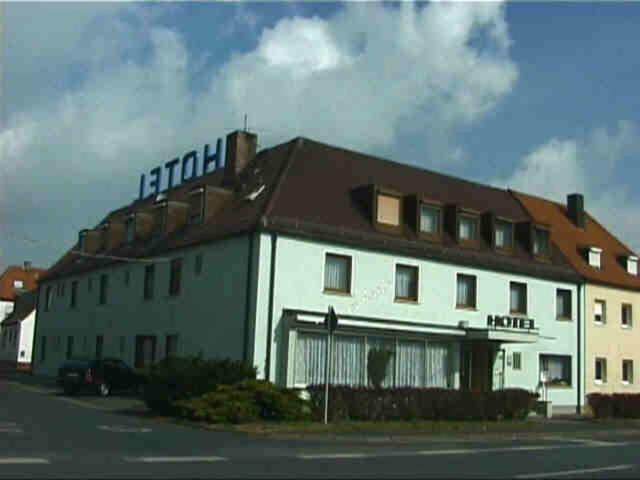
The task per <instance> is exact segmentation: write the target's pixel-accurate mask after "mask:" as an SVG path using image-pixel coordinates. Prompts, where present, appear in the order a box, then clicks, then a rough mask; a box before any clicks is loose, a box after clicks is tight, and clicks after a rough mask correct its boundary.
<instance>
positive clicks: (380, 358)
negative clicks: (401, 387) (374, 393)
mask: <svg viewBox="0 0 640 480" xmlns="http://www.w3.org/2000/svg"><path fill="white" fill-rule="evenodd" d="M392 356H393V352H390V351H389V350H381V349H378V348H373V349H371V350H369V353H368V354H367V374H368V376H369V381H370V382H371V384H372V385H373V386H374V387H375V388H378V389H379V388H381V387H382V382H384V377H385V375H386V374H387V365H389V360H391V357H392Z"/></svg>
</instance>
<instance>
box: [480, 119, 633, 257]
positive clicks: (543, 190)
mask: <svg viewBox="0 0 640 480" xmlns="http://www.w3.org/2000/svg"><path fill="white" fill-rule="evenodd" d="M638 154H640V131H639V129H638V126H637V125H635V124H634V123H632V122H629V121H621V122H619V123H618V124H617V125H616V126H615V127H613V128H610V129H606V128H602V127H601V128H597V129H595V130H593V131H592V132H590V133H589V134H588V135H586V136H584V137H582V138H571V139H559V138H553V139H551V140H549V141H548V142H546V143H545V144H543V145H540V146H538V147H536V148H535V149H534V150H533V151H532V152H531V153H529V154H528V155H526V156H525V157H524V158H523V159H522V160H521V162H520V164H519V165H518V167H517V168H516V170H515V171H514V172H513V173H512V174H511V175H509V176H508V177H507V178H501V179H498V180H496V181H493V182H491V183H493V184H496V185H499V186H504V187H509V188H513V189H515V190H519V191H522V192H526V193H531V194H533V195H537V196H542V197H546V198H549V199H551V200H555V201H558V202H561V203H563V202H565V201H566V196H567V194H569V193H574V192H578V193H583V194H584V196H585V206H586V208H587V210H589V211H590V212H591V213H592V214H594V215H595V217H596V218H597V219H598V221H599V222H600V223H602V224H603V225H604V226H605V227H607V228H608V229H610V230H611V231H612V232H613V233H614V234H616V235H617V236H618V238H620V240H622V242H623V243H626V244H627V245H630V246H631V247H632V248H634V249H636V250H638V251H640V224H638V221H637V219H638V218H640V207H639V206H638V204H637V200H636V199H635V198H634V192H632V191H631V190H630V189H628V188H627V187H625V186H624V185H621V184H620V182H619V181H618V180H617V179H616V178H615V175H616V173H617V172H618V171H619V168H620V166H621V165H620V164H621V163H622V162H623V161H624V160H625V159H626V158H627V157H632V156H636V157H637V155H638Z"/></svg>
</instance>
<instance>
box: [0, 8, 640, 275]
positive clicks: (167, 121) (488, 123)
mask: <svg viewBox="0 0 640 480" xmlns="http://www.w3.org/2000/svg"><path fill="white" fill-rule="evenodd" d="M0 21H1V25H2V34H1V36H0V48H1V51H0V72H1V73H0V75H1V83H0V270H2V269H4V267H6V266H7V265H9V264H20V263H22V262H23V261H24V260H30V261H32V262H33V264H34V265H38V266H43V267H48V266H51V265H52V264H53V263H54V262H55V261H56V260H57V258H59V256H60V255H62V254H63V253H64V252H65V251H66V250H67V249H68V248H69V247H70V246H72V245H73V244H74V243H75V241H76V239H77V235H78V231H80V230H81V229H83V228H91V227H93V226H95V225H96V224H97V223H98V222H99V221H100V220H101V219H102V218H103V217H104V216H105V215H106V214H107V213H108V212H109V211H111V210H113V209H115V208H118V207H120V206H122V205H125V204H127V203H129V202H130V201H132V200H133V199H134V198H135V197H136V196H137V194H138V182H139V176H140V174H141V173H147V172H148V171H149V170H150V169H151V168H153V167H155V166H156V165H160V164H164V163H165V162H167V161H168V160H170V159H172V158H173V157H175V156H177V155H181V154H182V153H184V152H186V151H189V150H192V149H198V150H199V149H201V148H202V146H203V145H204V144H206V143H210V144H213V143H215V140H216V139H217V138H219V137H224V136H225V135H226V134H227V133H229V132H230V131H232V130H234V129H238V128H242V127H243V118H244V115H245V114H246V115H247V116H248V125H249V129H250V130H252V131H255V132H256V133H257V134H258V143H259V146H260V148H265V147H269V146H272V145H275V144H277V143H280V142H283V141H287V140H289V139H291V138H294V137H296V136H304V137H308V138H312V139H315V140H319V141H322V142H326V143H330V144H334V145H338V146H341V147H346V148H351V149H356V150H360V151H363V152H366V153H370V154H374V155H378V156H382V157H385V158H389V159H392V160H395V161H399V162H403V163H407V164H411V165H416V166H420V167H425V168H430V169H435V170H438V171H441V172H444V173H448V174H452V175H456V176H460V177H463V178H467V179H470V180H475V181H480V182H484V183H489V184H491V185H495V186H499V187H509V188H513V189H516V190H520V191H524V192H528V193H532V194H535V195H541V196H545V197H547V198H550V199H553V200H556V201H560V202H564V201H565V199H566V195H567V194H569V193H573V192H580V193H583V194H584V195H585V206H586V208H587V209H588V210H589V211H590V212H591V213H592V214H594V215H595V216H596V217H597V218H598V219H599V220H600V221H601V223H603V224H604V225H605V226H606V227H607V228H609V229H610V230H611V231H612V232H613V233H614V234H616V235H617V236H618V237H619V238H620V239H621V240H622V241H623V242H624V243H625V244H627V245H629V246H630V247H631V248H633V249H635V250H636V251H638V250H640V222H637V221H636V219H637V218H639V217H638V216H639V214H640V203H639V200H640V192H639V189H638V188H637V186H636V185H637V183H638V180H637V179H638V177H639V174H640V164H639V163H638V159H639V158H640V96H639V95H638V94H637V85H638V79H640V56H638V55H637V45H639V44H640V29H638V28H637V25H639V24H640V3H629V2H607V3H591V2H577V3H566V2H562V3H553V2H539V3H522V2H514V3H481V2H468V3H462V2H455V3H444V2H436V3H410V2H401V3H400V2H385V3H373V2H349V3H329V2H321V3H314V2H301V3H292V2H288V3H275V2H263V3H246V2H244V3H234V2H223V3H205V2H199V3H189V2H178V3H170V2H159V3H113V2H109V3H95V2H87V3H81V2H73V3H41V4H31V3H23V2H21V3H0Z"/></svg>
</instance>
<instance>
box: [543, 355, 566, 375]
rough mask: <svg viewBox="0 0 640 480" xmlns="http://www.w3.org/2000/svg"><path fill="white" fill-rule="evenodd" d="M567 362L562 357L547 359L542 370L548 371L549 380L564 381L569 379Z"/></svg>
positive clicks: (544, 360)
mask: <svg viewBox="0 0 640 480" xmlns="http://www.w3.org/2000/svg"><path fill="white" fill-rule="evenodd" d="M567 369H568V368H567V362H566V361H565V360H564V359H563V358H562V357H545V358H544V359H543V362H542V370H543V371H544V370H546V371H547V380H548V381H554V380H563V379H567V378H568V372H567Z"/></svg>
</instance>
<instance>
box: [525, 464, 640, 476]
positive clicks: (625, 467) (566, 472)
mask: <svg viewBox="0 0 640 480" xmlns="http://www.w3.org/2000/svg"><path fill="white" fill-rule="evenodd" d="M630 468H633V465H613V466H611V467H600V468H584V469H581V470H564V471H562V472H546V473H526V474H523V475H516V476H515V477H514V478H548V477H562V476H565V475H580V474H582V473H598V472H612V471H616V470H629V469H630Z"/></svg>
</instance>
